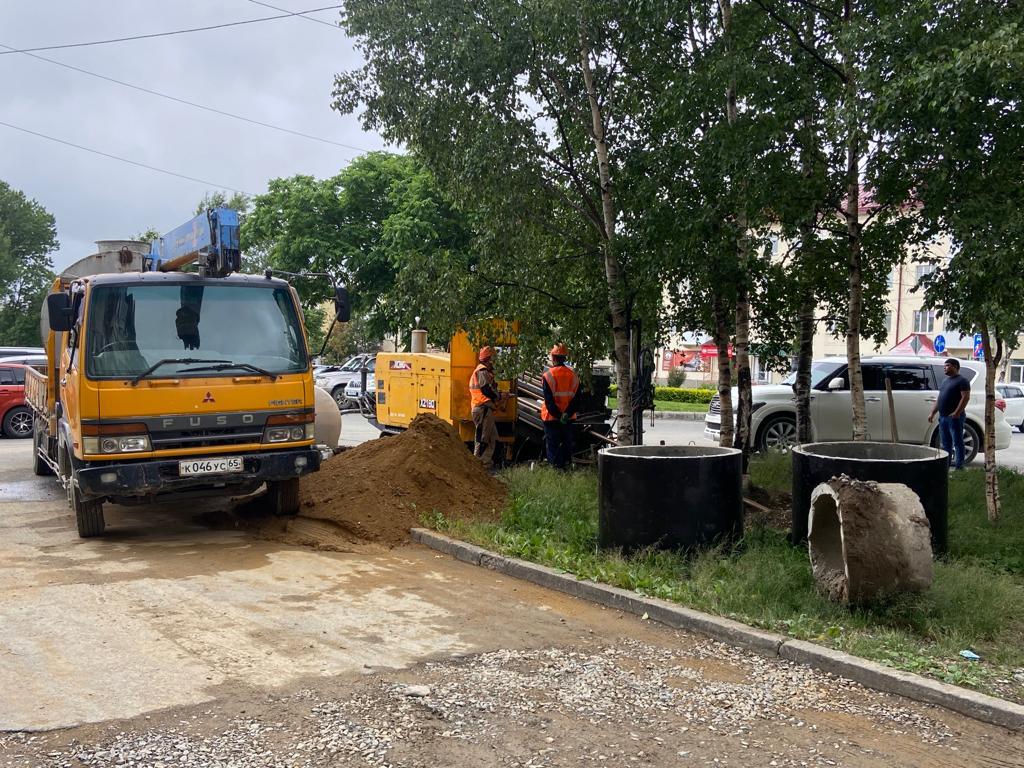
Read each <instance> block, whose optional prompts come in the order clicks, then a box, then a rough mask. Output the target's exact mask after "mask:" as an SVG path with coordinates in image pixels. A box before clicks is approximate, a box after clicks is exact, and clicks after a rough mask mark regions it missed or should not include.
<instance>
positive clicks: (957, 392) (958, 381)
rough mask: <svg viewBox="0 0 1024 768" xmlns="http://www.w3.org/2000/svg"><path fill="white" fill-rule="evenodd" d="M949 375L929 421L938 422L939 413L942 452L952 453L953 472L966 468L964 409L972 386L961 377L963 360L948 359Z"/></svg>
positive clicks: (943, 383)
mask: <svg viewBox="0 0 1024 768" xmlns="http://www.w3.org/2000/svg"><path fill="white" fill-rule="evenodd" d="M945 373H946V380H945V381H944V382H942V386H940V387H939V397H938V398H937V399H936V401H935V406H934V407H933V408H932V412H931V413H930V414H928V421H929V422H931V421H934V419H935V414H936V413H938V414H939V434H940V436H941V437H942V450H944V451H946V452H947V453H948V454H949V458H950V460H952V461H953V469H963V468H964V409H966V408H967V401H968V400H970V398H971V383H970V382H969V381H967V379H965V378H964V377H963V376H961V375H960V361H959V360H957V359H956V358H955V357H951V358H949V359H948V360H946V364H945ZM954 453H955V454H956V457H955V459H954V455H953V454H954Z"/></svg>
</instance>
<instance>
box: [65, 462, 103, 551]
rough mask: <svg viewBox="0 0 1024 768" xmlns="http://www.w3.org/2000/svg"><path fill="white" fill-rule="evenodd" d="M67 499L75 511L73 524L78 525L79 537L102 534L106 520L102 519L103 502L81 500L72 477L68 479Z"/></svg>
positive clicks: (89, 537)
mask: <svg viewBox="0 0 1024 768" xmlns="http://www.w3.org/2000/svg"><path fill="white" fill-rule="evenodd" d="M68 500H69V501H70V502H71V509H73V510H74V512H75V524H76V525H77V526H78V536H79V538H82V539H91V538H93V537H94V536H102V535H103V529H104V528H106V521H105V520H104V519H103V502H102V501H83V500H82V497H81V496H80V495H79V491H78V486H76V485H75V480H74V478H73V477H72V478H70V479H69V485H68Z"/></svg>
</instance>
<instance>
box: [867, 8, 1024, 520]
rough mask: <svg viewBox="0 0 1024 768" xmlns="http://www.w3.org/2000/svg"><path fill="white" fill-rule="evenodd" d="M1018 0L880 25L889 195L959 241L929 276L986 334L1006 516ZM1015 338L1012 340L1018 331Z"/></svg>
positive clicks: (1019, 161)
mask: <svg viewBox="0 0 1024 768" xmlns="http://www.w3.org/2000/svg"><path fill="white" fill-rule="evenodd" d="M1020 10H1021V8H1020V4H1019V3H1017V2H1014V0H993V1H992V2H988V3H978V4H964V3H959V2H952V1H951V0H914V2H908V3H906V4H904V5H903V7H902V8H901V9H900V11H899V12H898V13H894V14H893V15H892V16H891V17H890V18H889V19H888V20H887V23H886V25H885V26H884V27H883V29H882V30H881V31H882V32H883V36H882V38H883V40H885V41H886V42H887V45H886V50H887V51H888V52H889V58H888V60H887V62H886V63H887V66H886V67H884V68H880V71H879V75H878V81H879V82H878V91H879V93H880V94H881V98H880V99H879V100H878V101H877V102H876V107H875V108H876V118H877V120H878V123H879V124H880V126H881V127H882V128H883V131H884V132H883V134H882V135H883V138H884V142H885V148H886V152H887V155H888V156H889V158H891V159H890V161H889V162H887V163H886V164H885V165H884V166H882V167H880V168H879V169H878V175H879V178H880V185H881V188H882V190H883V191H884V193H885V194H886V195H888V196H890V197H892V198H894V199H907V198H910V197H913V199H915V200H916V201H917V202H918V203H919V204H920V210H919V213H918V217H919V221H920V228H921V230H922V232H923V234H924V235H925V236H935V235H939V234H946V235H948V236H950V237H951V239H952V242H953V247H952V251H951V254H950V256H949V258H948V259H942V260H940V261H939V262H938V264H937V265H936V266H937V268H936V270H935V272H933V273H932V274H931V275H930V276H929V278H928V280H927V281H926V289H925V294H926V299H927V301H928V303H929V305H931V306H933V307H935V308H937V309H938V310H939V311H940V312H941V313H943V314H944V315H945V317H946V319H947V323H948V324H949V325H950V326H951V327H956V328H959V329H962V330H965V331H969V330H977V331H980V332H981V333H982V334H983V337H984V346H985V362H986V369H987V376H986V382H985V388H986V404H985V433H986V435H985V469H986V475H987V483H986V491H987V493H986V498H987V502H988V512H989V517H990V518H991V519H993V520H994V519H996V518H997V517H998V516H999V490H998V480H997V475H996V471H995V446H994V442H995V417H996V416H995V408H994V402H995V389H994V382H995V369H996V367H997V366H998V365H999V362H1000V359H1001V357H1002V355H1003V351H1004V349H1006V346H1007V345H1012V346H1016V337H1017V333H1018V331H1019V330H1020V329H1021V328H1022V327H1024V302H1022V301H1021V296H1022V295H1024V270H1022V269H1021V254H1022V253H1024V25H1022V23H1021V18H1022V17H1021V13H1020ZM1011 338H1012V341H1011Z"/></svg>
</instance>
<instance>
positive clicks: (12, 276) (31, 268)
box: [0, 181, 58, 346]
mask: <svg viewBox="0 0 1024 768" xmlns="http://www.w3.org/2000/svg"><path fill="white" fill-rule="evenodd" d="M57 247H58V246H57V225H56V222H55V220H54V218H53V216H52V215H51V214H50V213H48V212H47V211H46V209H45V208H43V207H42V206H41V205H40V204H39V203H37V202H36V201H35V200H29V199H28V198H27V197H26V196H25V194H24V193H23V192H21V191H19V190H16V189H14V188H12V187H11V186H10V185H8V184H7V183H5V182H3V181H0V344H6V345H22V346H36V345H38V344H40V343H41V340H40V338H39V309H40V305H41V304H42V301H43V299H44V297H45V296H46V293H47V291H48V289H49V287H50V285H51V284H52V283H53V279H54V275H53V260H52V258H51V257H50V254H51V253H52V252H53V251H54V250H56V248H57Z"/></svg>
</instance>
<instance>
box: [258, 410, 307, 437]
mask: <svg viewBox="0 0 1024 768" xmlns="http://www.w3.org/2000/svg"><path fill="white" fill-rule="evenodd" d="M314 418H315V416H314V414H313V413H312V412H308V413H278V414H274V415H273V416H270V417H269V418H267V426H266V429H264V430H263V442H264V443H297V442H301V441H303V440H312V439H313V419H314Z"/></svg>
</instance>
